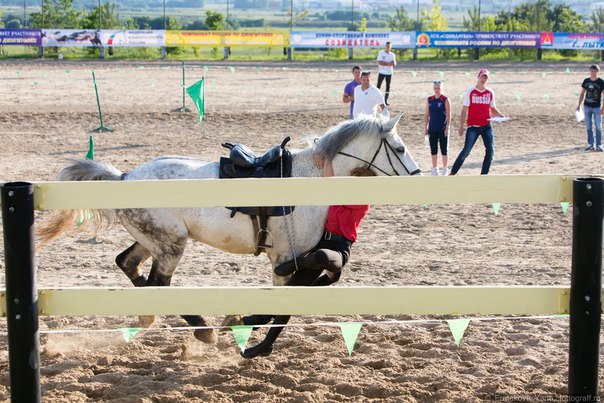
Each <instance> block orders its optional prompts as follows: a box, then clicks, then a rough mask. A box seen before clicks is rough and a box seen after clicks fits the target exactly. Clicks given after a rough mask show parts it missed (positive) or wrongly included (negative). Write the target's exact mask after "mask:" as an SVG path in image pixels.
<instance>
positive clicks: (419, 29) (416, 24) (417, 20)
mask: <svg viewBox="0 0 604 403" xmlns="http://www.w3.org/2000/svg"><path fill="white" fill-rule="evenodd" d="M416 2H417V14H416V16H415V29H416V30H417V31H421V30H422V28H421V27H420V25H419V0H416ZM413 60H417V46H415V47H414V48H413Z"/></svg>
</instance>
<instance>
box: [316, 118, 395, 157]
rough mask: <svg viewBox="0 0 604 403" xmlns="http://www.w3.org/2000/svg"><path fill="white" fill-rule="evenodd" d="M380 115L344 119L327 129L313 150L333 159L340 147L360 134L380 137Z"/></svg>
mask: <svg viewBox="0 0 604 403" xmlns="http://www.w3.org/2000/svg"><path fill="white" fill-rule="evenodd" d="M383 123H384V120H383V118H382V117H373V116H367V115H361V116H360V117H358V118H356V119H354V120H347V121H344V122H342V123H340V124H338V125H337V126H334V127H332V128H331V129H329V130H328V131H327V132H326V133H325V135H324V136H323V137H321V138H319V140H318V141H317V142H316V144H315V148H314V152H315V153H317V154H319V155H322V156H324V157H326V158H329V159H333V158H334V157H335V156H336V155H337V154H338V152H340V150H342V148H344V147H345V146H346V145H347V144H348V143H350V142H351V141H353V140H355V139H356V138H357V137H359V136H360V135H362V134H367V135H370V136H371V135H374V136H380V137H382V136H383V135H384V134H385V133H382V124H383Z"/></svg>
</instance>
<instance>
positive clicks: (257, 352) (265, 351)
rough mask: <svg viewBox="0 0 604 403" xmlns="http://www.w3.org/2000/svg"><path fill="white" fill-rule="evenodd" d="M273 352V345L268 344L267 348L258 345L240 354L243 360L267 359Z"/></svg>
mask: <svg viewBox="0 0 604 403" xmlns="http://www.w3.org/2000/svg"><path fill="white" fill-rule="evenodd" d="M272 352H273V345H272V344H269V345H268V346H263V345H262V344H259V345H257V346H254V347H250V348H246V349H245V350H244V351H242V352H241V356H242V357H243V358H255V357H258V356H262V357H268V356H269V355H271V353H272Z"/></svg>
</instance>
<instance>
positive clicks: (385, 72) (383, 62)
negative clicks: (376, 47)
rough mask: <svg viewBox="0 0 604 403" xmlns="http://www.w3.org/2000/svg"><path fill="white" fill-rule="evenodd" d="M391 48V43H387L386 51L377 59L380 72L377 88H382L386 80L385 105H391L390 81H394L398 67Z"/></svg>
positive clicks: (379, 54) (381, 52)
mask: <svg viewBox="0 0 604 403" xmlns="http://www.w3.org/2000/svg"><path fill="white" fill-rule="evenodd" d="M390 48H391V44H390V42H386V46H385V47H384V50H382V51H380V53H378V57H377V63H378V72H379V73H380V74H379V75H378V82H377V87H378V89H380V88H381V87H382V81H384V80H386V92H385V97H384V101H385V102H384V103H385V104H386V105H390V104H389V103H388V96H389V95H390V81H391V80H392V74H393V73H394V66H396V56H395V55H394V53H392V52H391V51H390Z"/></svg>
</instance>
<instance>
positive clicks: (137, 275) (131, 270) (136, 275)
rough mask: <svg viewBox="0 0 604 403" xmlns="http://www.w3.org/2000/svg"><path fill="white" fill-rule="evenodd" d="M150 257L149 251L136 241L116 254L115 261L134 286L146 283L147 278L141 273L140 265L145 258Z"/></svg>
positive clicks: (141, 285)
mask: <svg viewBox="0 0 604 403" xmlns="http://www.w3.org/2000/svg"><path fill="white" fill-rule="evenodd" d="M150 257H151V252H149V251H148V250H147V248H145V247H144V246H142V245H141V244H140V243H138V242H134V243H133V244H132V246H130V247H129V248H128V249H126V250H125V251H123V252H122V253H120V254H119V255H117V257H116V258H115V263H116V264H117V265H118V267H119V268H120V269H122V271H123V272H124V274H126V276H128V278H129V279H130V281H132V284H134V286H135V287H143V286H144V285H145V284H146V283H147V278H146V277H145V275H144V274H143V270H142V266H143V263H145V261H146V260H147V259H149V258H150Z"/></svg>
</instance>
